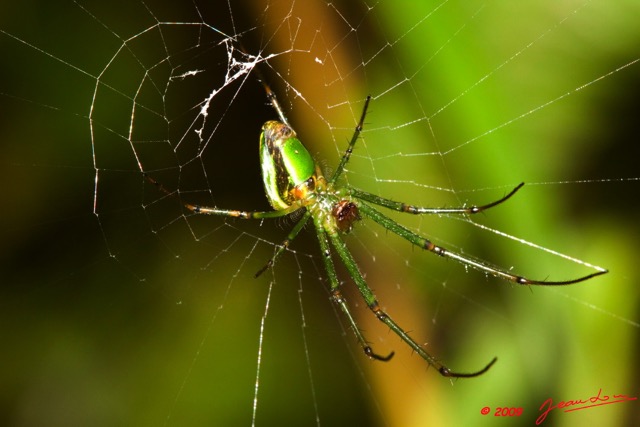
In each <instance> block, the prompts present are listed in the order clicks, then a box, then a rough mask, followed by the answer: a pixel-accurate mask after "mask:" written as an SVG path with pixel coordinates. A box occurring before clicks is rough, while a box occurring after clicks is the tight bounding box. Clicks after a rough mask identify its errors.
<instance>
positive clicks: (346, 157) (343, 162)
mask: <svg viewBox="0 0 640 427" xmlns="http://www.w3.org/2000/svg"><path fill="white" fill-rule="evenodd" d="M370 101H371V95H368V96H367V99H365V101H364V107H362V114H361V115H360V120H359V121H358V124H357V125H356V129H355V130H354V132H353V136H352V137H351V141H349V146H348V147H347V150H346V151H345V152H344V154H343V155H342V159H340V164H338V167H337V169H336V170H335V172H334V173H333V175H332V176H331V179H330V180H329V184H333V183H334V182H336V180H337V179H338V178H339V177H340V175H342V172H344V167H345V166H346V165H347V162H348V161H349V158H350V157H351V153H353V147H354V146H355V145H356V141H357V140H358V137H359V136H360V132H362V128H363V127H364V119H365V117H366V116H367V109H368V108H369V102H370Z"/></svg>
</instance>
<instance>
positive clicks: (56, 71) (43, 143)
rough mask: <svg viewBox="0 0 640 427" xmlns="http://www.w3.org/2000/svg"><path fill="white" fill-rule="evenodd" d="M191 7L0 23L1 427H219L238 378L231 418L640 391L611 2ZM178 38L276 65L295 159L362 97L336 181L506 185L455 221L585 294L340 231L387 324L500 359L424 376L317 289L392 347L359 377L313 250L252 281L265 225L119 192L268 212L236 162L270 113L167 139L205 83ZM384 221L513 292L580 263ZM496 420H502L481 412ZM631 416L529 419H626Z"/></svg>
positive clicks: (427, 409)
mask: <svg viewBox="0 0 640 427" xmlns="http://www.w3.org/2000/svg"><path fill="white" fill-rule="evenodd" d="M196 3H197V6H198V12H196V10H195V8H194V6H193V4H191V3H186V4H184V5H175V4H172V3H169V2H165V3H163V2H145V4H146V6H145V4H142V3H135V2H134V3H131V2H123V3H122V4H114V3H111V2H110V3H109V4H108V5H105V4H101V3H100V2H86V3H85V2H81V3H80V4H76V3H73V2H56V3H54V4H52V3H47V2H42V1H31V2H21V3H19V4H18V3H11V4H3V5H2V6H0V30H1V31H2V33H0V52H2V54H1V56H0V57H1V58H2V67H0V132H1V135H0V150H1V153H0V159H1V160H0V161H1V165H0V177H1V178H2V182H4V183H5V185H4V187H3V188H4V203H3V209H2V210H0V212H1V213H0V233H1V234H0V259H1V261H0V266H1V267H0V281H1V283H2V287H1V292H2V295H1V296H0V304H1V305H2V306H1V308H0V313H1V314H0V316H1V317H0V318H1V321H0V328H1V335H0V337H1V339H2V347H3V351H2V355H3V358H2V369H0V376H1V377H0V384H2V386H1V388H0V393H1V394H0V408H1V410H0V417H1V418H0V423H1V424H2V425H16V426H31V425H34V426H35V425H38V426H40V425H65V426H69V425H89V424H90V425H109V426H111V425H180V426H184V425H247V424H250V423H251V422H252V419H253V416H254V415H253V414H254V409H253V408H254V395H255V389H256V377H258V378H259V388H258V390H259V391H258V398H257V404H256V411H255V420H256V424H258V425H315V424H317V421H318V420H319V422H320V423H322V424H324V425H354V424H358V425H403V426H406V425H416V426H417V425H469V424H473V425H496V424H498V423H503V424H504V422H508V423H509V425H532V423H534V421H535V419H536V418H537V416H538V408H539V407H540V405H541V404H542V402H543V401H544V400H546V399H547V398H550V397H551V398H553V399H554V401H556V402H559V401H561V400H570V399H581V398H582V399H587V398H589V397H591V396H592V395H594V394H597V392H598V390H599V389H602V392H603V393H604V394H627V395H629V396H639V395H640V388H639V386H638V384H640V381H639V380H640V378H639V375H638V368H637V366H636V364H635V363H634V362H635V361H636V359H637V355H638V337H639V328H640V327H639V322H640V318H639V316H638V313H639V310H638V301H639V298H638V297H639V293H638V287H637V286H636V285H637V283H638V276H639V275H638V273H637V270H636V268H635V266H633V259H634V258H635V257H634V255H635V243H636V242H637V241H638V238H640V232H639V228H638V225H637V212H638V202H639V199H640V198H639V197H638V194H639V191H638V189H639V184H638V179H639V178H640V168H638V166H637V159H638V147H639V144H638V143H639V142H640V139H639V137H638V130H637V128H636V126H635V122H636V120H637V117H638V101H637V100H638V99H639V97H638V93H637V87H639V85H638V79H639V77H638V70H639V68H638V65H637V64H634V65H631V66H629V67H627V68H625V69H622V70H620V71H616V70H617V69H618V68H619V67H621V66H623V65H625V64H629V63H630V62H632V61H633V60H635V59H637V58H639V57H640V51H639V49H638V46H639V45H640V44H639V41H640V34H639V33H640V29H639V28H638V26H637V20H638V17H640V6H638V5H637V3H636V2H634V1H621V2H617V3H616V5H615V6H612V5H611V4H610V3H609V2H597V1H591V2H564V3H562V4H558V3H557V2H553V1H541V2H540V1H537V2H533V1H529V2H518V4H517V5H516V4H511V2H489V3H486V2H484V3H481V2H475V1H471V2H469V1H465V2H462V1H460V2H456V1H449V2H445V3H443V4H440V3H437V2H424V3H425V4H424V5H421V6H417V5H415V4H414V2H397V1H394V2H391V1H381V2H378V3H376V4H375V5H370V4H368V2H346V1H344V2H342V1H341V2H332V3H329V4H326V3H323V2H304V3H301V2H299V3H293V4H291V3H290V2H288V1H283V2H278V1H272V2H268V7H267V5H265V4H263V3H261V2H234V3H233V4H231V5H230V6H229V5H223V6H220V5H212V4H208V3H205V2H199V1H198V2H196ZM229 8H230V10H229ZM232 18H233V19H232ZM201 20H203V21H204V22H206V23H207V24H209V25H210V26H212V27H213V28H215V29H217V30H219V31H222V32H223V33H225V34H229V35H236V34H237V35H240V36H241V41H242V43H243V44H244V45H245V48H246V49H247V51H249V52H250V53H256V52H258V51H260V52H261V53H262V55H263V56H266V55H269V54H275V55H276V56H275V57H274V58H272V59H270V60H269V63H268V66H266V67H264V68H263V72H264V73H265V75H266V78H267V80H269V82H270V83H271V84H272V86H273V87H274V89H275V90H276V92H277V94H278V96H279V97H280V99H281V101H282V103H283V105H284V106H285V108H286V109H287V111H288V114H289V119H290V121H291V122H292V123H293V124H294V126H295V127H296V129H297V131H298V133H299V134H300V135H301V137H302V139H303V141H305V143H306V144H307V145H308V146H309V147H310V149H311V151H312V152H313V153H314V155H317V157H318V158H319V159H322V160H321V161H320V164H321V166H322V167H323V168H325V169H328V170H330V168H331V167H335V165H336V164H337V161H338V158H339V156H340V154H341V150H342V149H343V148H344V146H345V145H346V142H347V141H348V139H349V138H350V136H351V133H352V129H353V126H354V125H355V123H356V121H357V117H358V116H359V114H360V109H361V108H362V100H364V98H365V96H366V95H367V94H371V95H372V96H373V97H374V100H373V101H372V104H371V108H370V112H369V115H368V116H367V123H366V130H365V132H364V133H363V140H362V141H360V142H359V145H358V146H357V149H356V151H355V153H354V156H353V159H352V162H351V163H350V166H349V168H348V172H347V174H346V179H347V180H348V182H349V183H351V184H353V185H357V186H359V187H362V188H364V189H366V190H368V191H372V192H376V193H378V194H380V195H382V196H386V197H391V198H394V199H397V200H402V201H407V202H412V203H416V204H422V205H427V206H440V205H448V206H452V205H456V204H463V203H468V204H480V203H484V202H488V201H491V200H495V199H496V198H499V197H501V196H502V195H503V194H505V193H506V192H507V191H509V190H510V189H511V188H513V187H514V186H515V185H517V184H518V183H519V182H521V181H525V182H526V183H527V185H526V186H525V187H524V188H523V189H522V190H521V191H520V192H519V193H518V195H517V196H516V197H514V198H513V199H512V200H509V202H508V203H506V204H504V205H502V206H500V207H498V208H495V209H494V210H491V211H489V212H487V213H486V214H484V215H482V217H481V218H474V221H477V222H478V223H481V224H483V225H486V226H487V227H491V228H495V229H499V230H502V231H504V232H505V233H507V234H509V235H514V236H517V237H519V238H522V239H525V240H527V241H532V242H535V243H536V244H539V245H541V246H543V247H545V248H550V249H553V250H557V251H559V252H561V253H566V254H569V255H571V256H575V257H576V258H579V259H581V260H584V261H586V262H589V263H593V264H596V265H599V266H602V267H605V268H608V269H609V270H610V273H609V274H607V275H606V276H603V277H599V278H597V279H594V280H592V281H589V282H586V283H582V284H579V285H574V286H570V287H562V288H558V289H549V288H535V289H529V288H519V287H516V286H514V285H511V284H506V283H503V282H500V281H498V280H494V279H492V278H486V277H484V275H482V274H479V273H477V272H473V271H468V272H467V271H465V269H464V268H463V267H462V266H459V265H456V264H454V263H453V262H446V261H443V260H441V259H437V258H435V257H434V256H432V255H430V254H425V253H423V252H422V251H419V250H417V249H415V248H411V247H410V246H409V245H408V244H407V243H405V242H403V241H400V240H401V239H399V238H396V237H394V236H392V235H390V234H389V233H387V232H385V231H384V230H380V229H379V228H377V227H376V226H375V225H372V224H368V223H363V224H361V225H360V226H359V227H358V228H357V229H356V230H355V232H354V233H352V234H351V235H349V236H347V241H348V243H349V245H350V247H352V248H353V252H354V255H355V256H356V257H357V259H358V261H359V262H360V265H361V268H362V271H363V272H365V273H366V277H367V279H368V281H369V283H370V284H371V286H372V288H373V289H374V290H375V292H376V293H377V295H378V297H379V300H380V302H381V303H382V305H383V307H384V308H385V309H386V310H388V312H389V313H390V314H391V315H392V316H394V318H396V320H398V322H399V323H400V324H401V325H403V326H404V327H405V328H407V329H408V330H410V331H411V333H412V335H413V336H414V337H416V339H417V340H418V341H420V342H425V343H427V348H428V350H429V351H430V352H432V353H433V354H434V355H436V356H438V357H440V358H441V359H442V360H443V361H444V362H446V363H447V365H448V366H449V367H451V368H452V369H455V370H460V371H471V370H475V369H479V368H480V367H481V366H483V365H484V364H485V363H487V362H488V361H489V360H490V359H491V358H492V357H493V356H498V358H499V361H498V363H497V364H496V365H495V366H494V367H493V368H492V370H491V371H490V372H488V373H487V374H486V375H484V376H482V377H480V378H476V379H473V380H464V381H463V380H459V381H455V382H453V384H452V383H451V382H450V381H448V380H446V379H443V378H441V377H440V376H439V375H437V373H435V372H434V371H433V370H430V369H427V368H426V365H425V363H424V361H422V360H418V357H416V356H415V355H412V354H411V353H410V351H409V350H408V349H406V348H405V346H404V345H402V343H401V342H400V341H399V339H397V337H395V336H393V335H392V334H390V333H388V332H387V330H386V329H385V328H383V327H381V326H380V325H379V324H377V322H376V320H375V319H374V318H373V316H372V315H371V314H370V313H369V312H368V310H366V307H365V306H364V305H363V304H362V303H360V302H359V300H358V297H357V295H356V294H354V293H352V292H350V291H349V290H348V289H345V292H346V293H347V294H348V296H349V302H350V304H351V306H352V307H353V311H354V312H355V313H357V315H358V319H359V322H361V324H362V325H363V329H364V330H365V333H366V335H367V338H368V339H369V340H370V341H371V342H372V345H374V346H375V348H376V349H377V351H378V352H380V353H384V352H386V351H390V350H395V351H396V357H395V358H394V360H393V361H391V362H389V363H386V364H382V363H377V362H370V361H368V360H367V359H366V358H365V357H364V356H363V355H362V354H361V351H360V349H359V348H358V347H357V345H356V343H355V339H354V337H353V336H352V333H351V332H350V331H349V330H348V328H347V326H346V324H345V323H344V321H342V320H341V319H340V316H337V315H336V312H335V309H334V308H333V307H332V306H331V304H330V303H329V300H328V294H327V291H326V287H327V286H326V284H325V283H324V282H323V280H322V277H323V272H322V265H321V264H322V263H321V262H320V261H319V259H317V257H316V253H317V249H316V246H317V244H316V243H315V241H314V239H313V235H312V233H303V235H301V236H300V237H299V238H298V239H297V240H296V242H295V245H294V247H293V249H294V250H295V251H296V252H295V253H288V254H286V255H285V256H283V258H282V259H281V260H280V261H279V263H278V266H277V268H276V269H275V270H274V271H273V272H268V273H267V274H265V275H263V277H261V278H259V279H254V278H253V273H254V272H255V271H257V270H258V269H259V268H260V267H261V266H262V265H263V264H264V263H265V261H266V260H267V259H268V258H269V257H270V256H271V254H272V253H273V250H274V246H273V244H274V243H277V242H279V241H280V240H281V239H282V238H283V237H284V235H285V234H286V232H287V230H288V228H289V227H290V225H291V222H290V221H286V220H283V221H275V222H273V223H272V222H264V223H254V222H243V221H239V220H237V221H234V220H228V221H223V220H220V219H216V218H200V217H197V218H196V217H192V216H188V215H186V213H185V212H183V210H182V209H181V207H180V206H179V204H178V203H177V202H176V201H175V200H173V199H171V198H167V197H163V195H162V194H161V193H160V194H159V192H158V191H157V190H156V189H155V188H153V187H152V186H149V185H148V184H147V183H146V182H145V180H144V178H143V177H142V174H141V170H140V165H141V167H142V168H143V169H144V170H145V171H147V172H149V173H151V174H152V175H153V176H154V177H155V178H156V179H158V180H160V181H162V182H163V184H165V185H166V186H167V188H171V189H179V190H180V193H181V195H182V197H183V198H184V199H185V200H188V201H190V202H192V203H203V204H204V203H207V204H217V205H219V206H224V207H229V208H238V209H247V210H254V209H255V210H262V209H267V208H268V205H267V203H266V199H265V197H264V195H263V190H262V184H261V181H260V175H259V169H258V152H257V142H258V134H259V128H260V126H261V124H262V123H263V122H264V121H265V120H268V119H273V118H274V113H273V112H272V111H271V110H270V108H269V107H268V106H267V105H266V101H265V99H264V95H263V91H262V89H261V88H260V85H259V84H257V82H256V81H255V79H254V76H253V75H250V76H249V78H247V79H239V80H237V81H234V82H232V83H230V84H229V85H228V86H225V88H224V90H222V91H221V92H220V93H219V94H218V95H217V96H216V97H215V98H214V102H213V103H212V107H211V110H210V115H209V116H208V117H209V118H208V122H207V123H206V124H205V130H206V132H208V133H206V135H211V139H210V140H209V139H207V140H205V141H199V140H198V139H197V138H195V137H194V133H193V132H187V129H188V126H189V125H190V124H191V122H190V120H191V119H192V118H193V117H194V111H196V109H195V108H193V107H194V106H195V105H196V104H197V102H199V101H200V100H202V99H203V98H204V97H205V96H206V94H208V93H210V92H211V90H213V89H214V88H220V87H221V86H222V84H223V82H224V77H225V76H224V73H225V71H226V69H227V59H228V58H227V50H226V48H225V46H224V45H218V44H217V42H219V41H220V39H221V38H220V35H219V33H216V32H214V31H212V30H211V29H207V28H205V27H203V26H191V25H181V24H177V23H188V22H200V21H201ZM158 22H163V23H171V24H161V25H158V24H157V23H158ZM146 29H149V31H147V32H143V31H144V30H146ZM158 29H161V30H160V31H158ZM167 56H170V58H171V60H170V61H166V60H165V61H161V60H162V59H166V58H167ZM159 61H160V62H159ZM265 65H267V64H265ZM193 69H198V70H204V71H203V72H202V73H200V74H199V75H198V77H197V78H193V79H188V78H185V79H182V80H180V79H175V80H173V81H172V82H171V84H169V86H168V88H169V89H168V90H165V87H164V86H162V85H158V86H157V87H153V85H150V83H152V82H156V83H161V82H164V83H166V82H167V81H168V78H169V76H171V75H173V76H178V75H180V74H181V73H183V72H186V71H189V70H193ZM610 73H611V74H610ZM609 74H610V75H609ZM98 76H99V82H100V84H99V85H96V79H97V78H98ZM601 76H606V78H603V79H602V80H599V81H597V82H594V81H595V80H598V78H599V77H601ZM590 82H594V83H593V84H589V85H588V86H586V87H584V88H583V87H582V86H583V85H584V84H587V83H590ZM141 83H143V84H141ZM96 88H97V89H96ZM134 100H135V105H136V110H135V119H134V121H133V122H134V128H133V131H131V130H130V124H131V116H132V106H133V105H134ZM550 101H553V102H551V103H550ZM92 107H93V108H92ZM90 118H91V120H90ZM165 118H166V119H167V120H165ZM91 121H92V122H93V127H90V126H89V125H90V122H91ZM130 132H131V133H130ZM182 135H190V137H188V138H185V139H184V140H181V139H180V137H181V136H182ZM130 140H131V141H133V142H130ZM137 161H139V162H140V165H139V164H138V163H137ZM96 171H97V174H96ZM96 175H97V177H98V178H99V180H98V186H97V187H96V185H95V180H96ZM96 189H97V190H96ZM94 203H97V204H96V205H95V206H94ZM183 214H185V215H186V216H185V215H183ZM397 217H398V218H401V219H402V221H403V223H404V224H407V225H408V226H410V227H412V228H413V229H415V230H417V231H419V232H421V233H423V234H425V235H427V236H429V237H430V238H433V239H434V241H436V242H437V243H440V244H443V245H446V246H447V247H451V248H455V249H458V250H461V249H464V251H465V252H466V253H469V254H472V255H475V256H479V257H482V258H483V259H487V260H488V261H489V262H491V263H494V264H497V265H500V266H503V267H505V268H507V269H510V268H513V269H514V271H517V272H519V273H522V274H525V275H528V276H530V277H533V278H539V279H544V278H546V277H549V278H550V279H554V280H561V279H564V278H571V277H576V276H579V275H583V274H588V273H590V272H591V271H592V270H590V269H589V268H587V267H585V266H580V265H577V264H575V263H572V262H570V261H567V260H564V259H561V258H560V257H558V256H554V255H550V254H547V253H545V252H544V251H541V250H537V249H533V248H530V247H528V246H526V245H523V244H521V243H518V242H515V241H512V240H509V239H505V238H500V237H498V236H496V235H495V234H493V233H490V232H487V231H483V230H481V229H479V228H478V227H475V226H473V224H472V223H470V222H465V221H458V220H455V219H447V218H415V217H412V218H406V217H402V216H401V215H398V216H397ZM349 283H350V282H348V281H346V276H345V287H347V286H349ZM265 313H266V317H265ZM259 348H261V359H260V364H259V368H260V372H259V376H258V375H257V369H258V362H257V361H258V351H259ZM484 406H488V407H490V408H493V410H492V412H491V415H488V416H482V415H481V414H480V410H481V408H483V407H484ZM504 406H507V407H522V408H523V409H524V413H523V415H522V416H520V417H518V418H511V419H509V420H503V419H496V418H495V417H494V416H493V412H494V411H495V408H497V407H504ZM639 408H640V406H639V404H638V403H637V401H632V402H625V403H620V404H616V405H606V406H603V407H598V408H594V409H589V410H582V411H577V412H574V413H564V412H558V411H555V412H553V413H552V414H551V415H550V416H549V417H548V419H547V420H546V421H545V425H561V426H571V425H583V424H584V422H585V420H587V419H589V421H590V422H591V423H592V424H595V425H628V426H631V425H637V424H638V423H639V422H640V409H639Z"/></svg>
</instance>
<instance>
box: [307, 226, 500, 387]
mask: <svg viewBox="0 0 640 427" xmlns="http://www.w3.org/2000/svg"><path fill="white" fill-rule="evenodd" d="M316 229H317V230H318V239H319V240H320V247H321V249H322V255H323V258H324V259H325V266H326V267H327V274H328V275H329V278H330V280H331V283H332V291H333V295H334V301H336V302H337V303H338V304H340V306H341V308H342V310H343V312H345V314H346V315H347V316H348V318H349V322H350V323H351V325H352V327H353V329H354V331H355V333H356V336H357V337H358V340H359V341H360V345H361V346H362V348H363V349H364V352H365V353H366V354H367V356H369V357H372V358H374V359H378V360H384V361H386V360H389V359H390V358H391V356H393V353H391V354H390V355H389V356H387V357H386V358H382V357H380V356H378V355H376V354H375V353H373V351H372V350H371V347H370V346H369V345H368V344H367V343H366V341H365V340H364V337H363V336H362V333H361V332H360V330H359V329H358V327H357V325H356V323H355V320H354V319H353V318H352V317H351V314H350V313H349V309H348V307H347V306H346V304H345V303H344V298H342V297H341V296H340V294H339V292H337V280H338V279H337V276H336V273H335V269H334V267H333V263H332V261H331V252H330V250H329V244H328V242H327V241H326V239H327V238H326V235H327V234H328V235H329V238H330V239H331V243H332V244H333V247H334V248H335V249H336V251H337V252H338V255H339V256H340V259H341V260H342V263H343V264H344V266H345V267H346V268H347V271H348V272H349V275H350V276H351V278H352V279H353V280H354V282H355V283H356V286H357V287H358V290H359V291H360V294H361V295H362V297H363V298H364V300H365V302H366V304H367V306H368V307H369V309H370V310H371V311H372V312H373V313H374V314H375V315H376V317H377V318H378V320H380V321H381V322H382V323H384V324H386V325H387V326H388V327H389V328H390V329H391V330H392V331H393V332H394V333H395V334H396V335H398V336H399V337H400V339H402V341H404V342H405V343H407V344H408V345H409V346H410V347H411V348H412V349H413V350H414V351H415V352H416V353H418V355H420V357H422V358H423V359H424V360H426V361H427V363H428V364H429V365H431V366H433V367H434V368H436V369H437V370H438V372H439V373H440V375H442V376H444V377H452V378H471V377H477V376H479V375H482V374H484V373H485V372H487V371H488V370H489V368H491V366H492V365H493V364H494V363H495V362H496V361H497V360H498V359H497V358H496V357H494V358H493V359H492V360H491V361H490V362H489V363H488V364H487V365H486V366H485V367H484V368H482V369H481V370H479V371H476V372H469V373H466V372H463V373H461V372H454V371H452V370H450V369H449V368H448V367H446V366H445V365H443V364H442V363H441V362H440V361H438V360H437V359H436V358H435V357H433V356H431V355H430V354H429V353H427V352H426V351H425V349H424V348H422V347H421V346H420V345H419V344H418V343H417V342H416V341H415V340H414V339H413V338H411V337H410V336H409V334H407V332H406V331H405V330H404V329H402V328H401V327H400V326H399V325H398V324H397V323H396V322H395V321H394V320H393V319H392V318H391V317H390V316H389V315H388V314H387V313H386V312H384V311H383V310H382V309H381V308H380V306H379V305H378V301H377V300H376V297H375V295H374V294H373V291H372V290H371V288H370V287H369V286H368V285H367V283H366V281H365V280H364V277H362V274H361V273H360V270H359V269H358V265H357V264H356V261H355V260H354V259H353V256H352V255H351V252H349V250H348V249H347V246H346V244H345V243H344V241H343V240H342V238H341V237H340V235H339V234H338V232H337V231H335V230H328V231H325V230H324V228H323V227H322V225H321V224H318V223H316ZM323 242H324V243H323Z"/></svg>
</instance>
